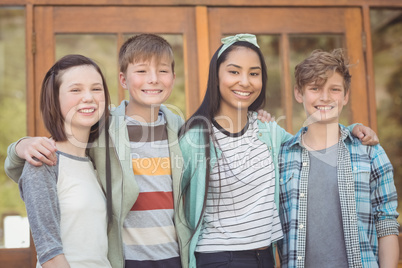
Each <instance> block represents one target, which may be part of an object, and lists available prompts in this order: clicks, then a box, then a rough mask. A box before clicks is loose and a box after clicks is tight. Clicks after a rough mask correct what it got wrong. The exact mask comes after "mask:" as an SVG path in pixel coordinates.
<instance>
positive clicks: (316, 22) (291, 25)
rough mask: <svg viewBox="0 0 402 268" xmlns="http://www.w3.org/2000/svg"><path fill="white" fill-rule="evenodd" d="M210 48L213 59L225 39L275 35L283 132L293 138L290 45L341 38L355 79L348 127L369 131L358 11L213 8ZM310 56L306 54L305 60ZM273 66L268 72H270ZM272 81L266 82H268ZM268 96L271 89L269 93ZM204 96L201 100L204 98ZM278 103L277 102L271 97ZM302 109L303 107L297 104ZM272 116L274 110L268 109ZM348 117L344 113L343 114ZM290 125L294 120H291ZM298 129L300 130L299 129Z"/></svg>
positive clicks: (210, 16) (210, 9)
mask: <svg viewBox="0 0 402 268" xmlns="http://www.w3.org/2000/svg"><path fill="white" fill-rule="evenodd" d="M208 21H209V46H210V51H211V54H213V52H214V51H216V49H217V48H218V47H219V45H220V39H221V38H222V37H223V36H226V35H231V34H236V33H252V34H256V35H257V36H258V35H276V36H277V37H278V39H279V53H280V55H279V56H280V57H279V58H280V63H281V64H280V67H281V70H280V74H281V75H280V79H281V93H282V96H281V99H282V101H281V102H282V107H283V113H284V114H279V115H278V114H276V115H275V116H276V117H279V116H283V115H285V116H286V119H285V124H284V127H285V128H286V129H287V130H288V131H289V132H291V133H294V132H295V131H297V129H298V128H300V127H301V123H302V122H293V124H292V120H296V119H293V118H295V117H296V116H295V115H294V114H293V112H294V107H293V106H294V101H293V99H294V97H293V85H292V82H291V81H292V72H291V70H290V52H291V50H290V41H289V40H290V39H291V37H292V36H294V35H303V34H305V35H317V36H319V35H322V34H326V35H340V36H342V37H343V38H342V39H343V41H342V44H338V46H341V47H344V48H346V49H347V53H348V57H349V59H350V63H352V64H353V66H352V67H351V68H350V71H351V75H352V88H351V92H350V93H351V96H350V97H351V98H350V102H349V104H348V105H349V109H348V112H349V120H348V122H349V123H350V122H360V123H363V124H365V125H370V123H371V122H370V120H369V119H370V118H369V98H368V94H369V91H368V86H367V82H366V67H365V65H366V63H365V58H364V54H363V47H364V43H363V41H364V40H363V39H362V37H363V32H362V16H361V9H360V8H302V7H298V8H236V7H230V8H209V9H208ZM310 52H311V51H305V53H306V56H307V55H309V53H310ZM269 68H270V66H268V69H269ZM269 79H270V77H268V80H269ZM267 91H268V92H269V91H270V89H269V88H267ZM201 95H202V94H201ZM272 97H274V98H275V97H278V98H279V96H272ZM295 105H300V104H295ZM266 109H267V110H268V111H270V107H266ZM346 113H347V112H345V111H344V114H346ZM288 119H291V120H288ZM295 126H297V127H295Z"/></svg>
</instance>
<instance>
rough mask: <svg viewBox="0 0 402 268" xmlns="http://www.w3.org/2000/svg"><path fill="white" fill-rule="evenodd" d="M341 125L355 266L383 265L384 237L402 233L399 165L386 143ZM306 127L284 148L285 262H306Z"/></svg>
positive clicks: (341, 177) (343, 196) (341, 167)
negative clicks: (371, 141) (370, 141)
mask: <svg viewBox="0 0 402 268" xmlns="http://www.w3.org/2000/svg"><path fill="white" fill-rule="evenodd" d="M340 128H341V138H340V139H339V143H338V156H337V157H338V160H337V165H338V166H337V168H338V172H337V177H338V188H339V197H340V202H341V211H342V224H343V230H344V238H345V244H346V252H347V257H348V262H349V267H353V268H357V267H378V238H380V237H383V236H387V235H398V234H399V231H398V228H399V224H398V222H397V220H396V219H397V217H398V213H397V212H396V207H397V205H398V200H397V193H396V189H395V185H394V179H393V168H392V165H391V163H390V161H389V159H388V157H387V155H386V154H385V151H384V149H383V148H382V147H381V146H380V145H376V146H365V145H362V144H361V142H360V141H359V140H358V139H357V138H355V137H353V136H352V135H351V133H350V132H349V131H348V130H347V129H346V128H345V127H344V126H342V125H340ZM306 131H307V128H302V129H301V130H300V131H299V132H298V133H297V134H296V135H295V136H294V138H292V139H290V140H289V141H287V142H286V143H284V144H283V145H282V148H281V151H280V153H281V155H280V157H279V169H280V174H281V175H280V176H281V177H280V180H279V181H280V199H279V200H280V205H279V216H280V218H281V223H282V228H283V233H284V238H283V240H281V241H280V242H279V251H280V256H281V267H304V262H305V250H306V229H307V228H306V223H307V195H308V193H307V185H308V176H309V167H310V159H309V153H308V151H307V150H306V149H305V148H304V147H303V146H302V144H301V136H302V134H303V133H304V132H306Z"/></svg>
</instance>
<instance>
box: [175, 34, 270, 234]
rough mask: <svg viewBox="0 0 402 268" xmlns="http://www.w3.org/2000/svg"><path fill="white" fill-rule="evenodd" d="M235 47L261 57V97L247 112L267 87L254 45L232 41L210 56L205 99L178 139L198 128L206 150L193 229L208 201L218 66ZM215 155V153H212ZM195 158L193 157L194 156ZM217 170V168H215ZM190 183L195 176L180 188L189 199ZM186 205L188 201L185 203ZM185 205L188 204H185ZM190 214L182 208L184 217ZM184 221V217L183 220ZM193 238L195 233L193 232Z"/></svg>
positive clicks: (259, 103) (259, 105) (257, 105)
mask: <svg viewBox="0 0 402 268" xmlns="http://www.w3.org/2000/svg"><path fill="white" fill-rule="evenodd" d="M238 47H246V48H249V49H252V50H253V51H255V52H256V53H257V55H258V57H259V58H260V62H261V73H262V77H261V78H262V88H261V92H260V95H259V96H258V97H257V99H256V100H255V101H254V102H253V103H252V104H251V105H250V106H249V107H248V110H249V111H256V110H258V109H259V108H262V107H263V106H264V104H265V91H266V85H267V81H268V74H267V66H266V64H265V60H264V56H263V55H262V52H261V50H260V49H259V48H258V47H256V46H254V45H253V44H251V43H249V42H245V41H238V42H235V43H234V44H233V45H231V46H230V47H228V48H227V49H226V50H225V51H223V52H222V54H221V55H220V56H219V57H218V53H219V50H220V49H221V48H222V46H221V47H219V49H218V50H217V51H216V52H215V54H214V55H213V57H212V59H211V62H210V64H209V76H208V84H207V91H206V93H205V97H204V100H203V101H202V103H201V106H200V107H199V108H198V109H197V111H196V112H195V113H194V114H193V115H192V116H191V117H190V118H189V119H188V120H187V121H186V123H185V124H184V125H183V127H182V128H181V130H180V136H183V135H184V134H186V133H187V132H188V131H189V130H190V129H192V128H194V127H199V128H200V129H201V132H202V133H200V135H202V138H201V137H200V138H201V140H203V141H204V144H203V147H204V148H205V158H206V159H205V161H206V175H205V192H204V203H203V207H202V211H201V215H200V218H199V219H198V222H197V225H196V226H195V228H194V232H195V230H196V229H197V228H198V226H199V225H200V224H201V222H202V216H203V214H204V212H205V207H206V202H207V195H208V188H209V184H210V173H211V165H210V163H211V153H210V149H211V145H210V143H211V141H212V142H214V143H215V144H216V140H215V135H214V133H213V131H212V121H213V118H214V117H215V115H216V114H217V113H218V111H219V108H220V103H221V94H220V91H219V75H218V74H219V67H220V65H221V64H222V62H224V61H226V59H227V57H228V55H229V53H230V52H231V51H233V50H234V49H236V48H238ZM215 154H216V152H215ZM194 157H195V156H194ZM218 169H219V166H218ZM192 180H197V178H195V177H191V178H190V179H189V180H188V181H187V182H186V184H185V185H182V194H183V196H184V197H185V196H188V193H187V192H188V191H189V189H190V184H191V182H192ZM193 183H195V182H193ZM185 202H186V204H187V202H188V201H185ZM187 205H188V204H187ZM188 212H189V211H188V210H187V209H185V214H187V213H188ZM186 218H187V217H186ZM193 235H194V233H193Z"/></svg>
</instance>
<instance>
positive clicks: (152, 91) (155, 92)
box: [141, 89, 162, 94]
mask: <svg viewBox="0 0 402 268" xmlns="http://www.w3.org/2000/svg"><path fill="white" fill-rule="evenodd" d="M141 91H142V92H144V93H146V94H159V93H162V90H160V89H158V90H155V89H154V90H146V89H143V90H141Z"/></svg>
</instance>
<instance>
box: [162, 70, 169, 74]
mask: <svg viewBox="0 0 402 268" xmlns="http://www.w3.org/2000/svg"><path fill="white" fill-rule="evenodd" d="M160 72H161V73H166V74H167V73H169V70H167V69H163V70H160Z"/></svg>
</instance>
